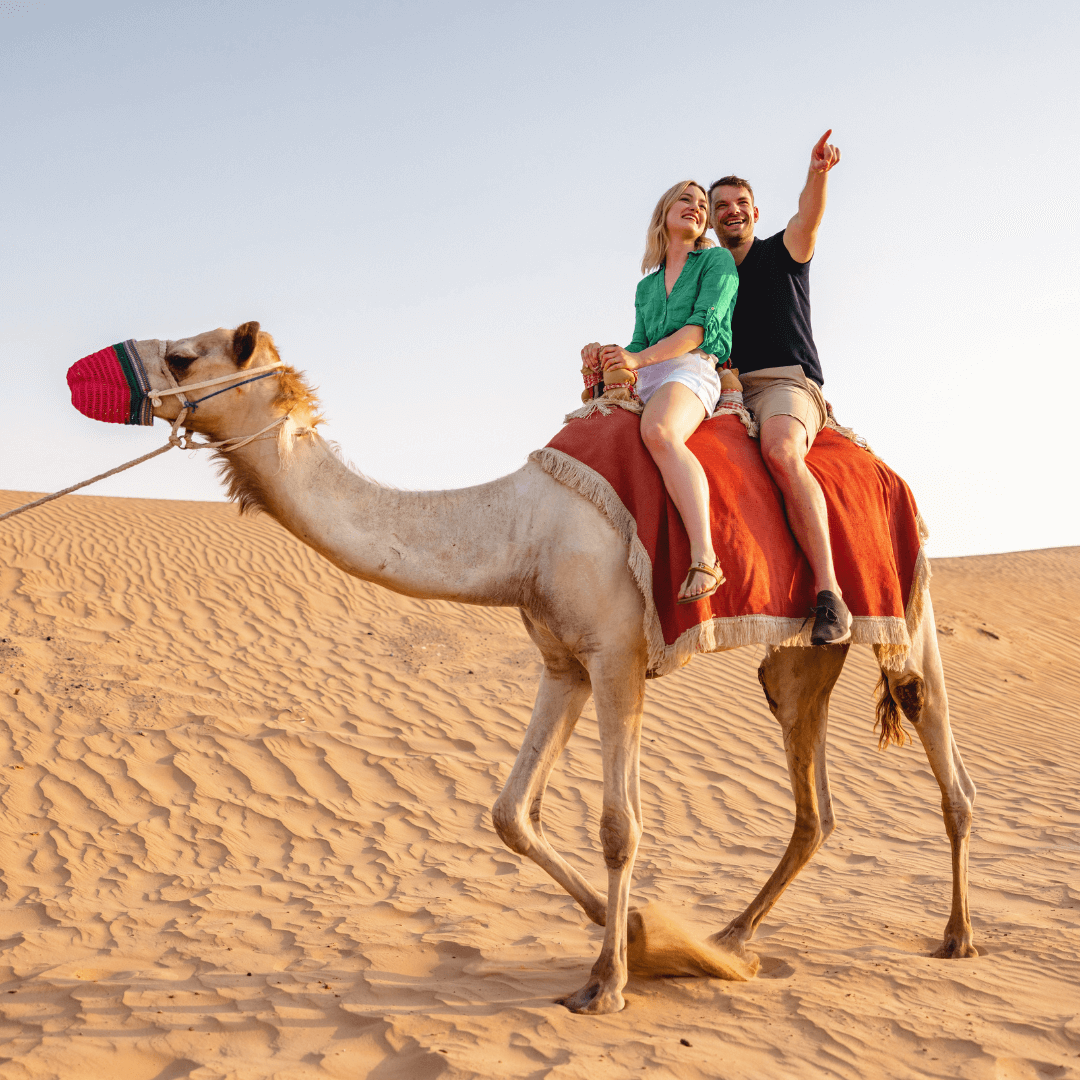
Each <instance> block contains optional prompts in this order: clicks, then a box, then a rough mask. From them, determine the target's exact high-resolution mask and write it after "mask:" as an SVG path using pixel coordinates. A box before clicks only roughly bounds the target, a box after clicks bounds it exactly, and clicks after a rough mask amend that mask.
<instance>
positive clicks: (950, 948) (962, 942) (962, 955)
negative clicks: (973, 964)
mask: <svg viewBox="0 0 1080 1080" xmlns="http://www.w3.org/2000/svg"><path fill="white" fill-rule="evenodd" d="M930 955H931V956H933V958H934V959H935V960H966V959H967V958H968V957H971V956H978V955H979V950H978V949H976V948H975V946H974V945H972V943H971V930H970V929H967V930H962V931H961V932H960V933H952V932H950V931H949V930H946V931H945V940H944V941H943V942H942V943H941V948H939V949H938V950H937V951H936V952H933V953H931V954H930Z"/></svg>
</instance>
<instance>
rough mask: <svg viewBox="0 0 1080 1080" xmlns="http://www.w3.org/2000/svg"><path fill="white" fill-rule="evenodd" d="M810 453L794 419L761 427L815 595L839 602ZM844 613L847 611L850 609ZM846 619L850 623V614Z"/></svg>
mask: <svg viewBox="0 0 1080 1080" xmlns="http://www.w3.org/2000/svg"><path fill="white" fill-rule="evenodd" d="M809 451H810V440H809V439H808V438H807V434H806V428H805V427H803V425H802V422H801V421H799V420H796V419H795V417H794V416H770V417H769V418H768V419H767V420H766V421H765V423H764V424H762V425H761V456H762V457H763V458H764V459H765V466H766V468H767V469H768V470H769V472H770V473H771V474H772V478H773V480H775V481H776V486H777V487H778V488H779V489H780V494H781V495H783V497H784V509H785V510H786V511H787V519H788V524H789V525H790V526H791V531H792V532H793V533H794V534H795V539H796V541H797V542H798V544H799V547H801V548H802V550H803V554H804V555H805V556H806V558H807V561H808V562H809V563H810V569H811V571H812V572H813V575H814V592H815V593H816V594H817V595H818V603H821V596H820V594H821V593H823V592H831V593H832V594H833V595H834V596H836V597H837V598H838V599H840V598H842V597H843V595H844V594H843V593H842V592H841V591H840V583H839V582H838V581H837V580H836V571H835V569H834V568H833V558H832V543H831V541H830V539H829V512H828V509H827V508H826V506H825V494H824V492H823V491H822V490H821V485H820V484H819V483H818V482H817V480H816V479H815V478H814V474H813V473H812V472H811V471H810V470H809V469H808V468H807V467H806V455H807V454H808V453H809ZM844 611H845V612H846V611H847V609H846V607H845V608H844ZM846 618H847V619H848V621H849V622H850V613H848V614H847V615H846ZM815 629H816V624H815ZM843 629H844V630H846V629H847V627H846V626H845V627H844V628H843ZM837 640H843V638H842V637H841V638H838V639H837Z"/></svg>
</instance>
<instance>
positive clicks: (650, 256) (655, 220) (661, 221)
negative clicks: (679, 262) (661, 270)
mask: <svg viewBox="0 0 1080 1080" xmlns="http://www.w3.org/2000/svg"><path fill="white" fill-rule="evenodd" d="M692 187H696V188H697V189H698V191H700V192H701V194H702V195H705V189H704V188H703V187H702V186H701V185H700V184H699V183H698V182H697V181H696V180H683V181H681V182H680V183H678V184H676V185H675V186H674V187H669V188H668V189H667V191H665V192H664V194H663V195H661V196H660V201H659V202H658V203H657V204H656V209H655V210H654V211H653V212H652V220H651V221H650V222H649V231H648V232H647V233H646V234H645V256H644V258H642V260H641V272H642V273H643V274H647V273H648V272H649V271H650V270H655V269H656V267H658V266H663V265H664V260H665V259H666V258H667V246H668V235H667V229H666V228H665V223H666V222H667V216H668V211H669V210H670V209H671V208H672V207H673V206H674V205H675V204H676V203H677V202H678V201H679V200H680V199H681V198H682V197H683V194H684V193H685V192H686V189H687V188H692ZM708 198H709V197H708V195H705V201H706V202H708ZM708 227H709V215H708V213H706V214H705V225H704V227H703V228H702V230H701V235H700V236H699V237H698V238H697V240H695V241H694V250H695V251H700V250H701V248H711V247H713V246H714V245H713V242H712V241H711V240H710V239H709V238H708V237H707V236H706V235H705V230H706V229H708Z"/></svg>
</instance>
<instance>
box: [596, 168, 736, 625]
mask: <svg viewBox="0 0 1080 1080" xmlns="http://www.w3.org/2000/svg"><path fill="white" fill-rule="evenodd" d="M708 206H709V204H708V200H707V198H706V195H705V190H704V188H702V187H701V185H700V184H696V183H695V182H694V181H693V180H684V181H683V182H682V183H680V184H676V185H675V186H674V187H672V188H669V189H668V190H667V191H665V192H664V194H663V195H662V196H661V197H660V201H659V202H658V203H657V204H656V209H655V210H654V211H653V215H652V221H651V222H650V223H649V231H648V234H647V237H646V241H645V257H644V258H643V259H642V260H641V272H642V273H643V274H645V275H646V276H645V277H643V278H642V279H641V281H640V282H638V287H637V297H636V300H635V308H636V312H637V318H636V322H635V325H634V339H633V341H631V342H630V344H629V345H628V346H627V347H626V348H625V349H624V348H622V347H621V346H619V345H604V346H601V345H600V344H599V343H598V342H593V343H592V344H590V345H586V346H585V348H584V349H582V350H581V358H582V360H584V361H585V363H586V364H588V365H589V367H591V368H593V369H596V368H603V369H605V370H607V369H610V368H629V369H630V370H632V371H635V372H636V373H637V384H636V387H635V389H636V390H637V393H638V396H639V397H640V398H641V400H642V401H643V402H644V403H645V411H644V412H643V413H642V416H641V438H642V441H643V442H644V443H645V445H646V447H648V449H649V453H650V454H652V456H653V460H654V461H655V462H656V464H657V467H658V468H659V469H660V474H661V476H663V478H664V485H665V486H666V487H667V490H668V494H669V495H670V496H671V499H672V502H674V503H675V506H676V507H677V508H678V511H679V513H680V515H682V520H683V525H684V526H685V527H686V532H687V535H688V536H689V538H690V570H689V572H688V573H687V575H686V580H685V581H684V582H683V583H682V587H681V588H680V589H679V595H678V602H679V603H680V604H691V603H694V602H696V601H699V600H704V599H705V598H706V597H707V596H712V594H713V593H714V592H716V590H717V589H718V588H719V587H720V585H721V584H722V583H723V580H724V578H723V573H722V571H721V569H720V565H719V562H718V561H717V558H716V552H715V551H714V550H713V543H712V532H711V530H710V528H709V485H708V481H707V480H706V478H705V470H704V469H703V468H702V467H701V463H700V462H699V461H698V459H697V458H696V457H695V456H694V454H693V452H692V451H691V450H689V449H688V448H687V445H686V440H687V439H689V438H690V436H691V435H693V433H694V432H695V431H696V430H697V427H698V425H699V424H700V423H701V421H702V420H704V419H705V418H706V417H707V416H711V415H712V412H713V410H714V409H715V408H716V403H717V401H718V400H719V398H720V379H719V376H718V375H717V372H716V369H717V367H718V366H720V365H721V364H723V363H724V362H725V361H726V360H727V359H728V357H729V356H730V355H731V314H732V311H733V310H734V307H735V295H736V293H737V292H738V288H739V273H738V270H737V269H736V268H735V260H734V259H733V258H732V256H731V252H729V251H728V250H727V249H726V248H721V247H713V245H712V241H711V240H708V239H706V237H705V229H706V226H707V225H708V223H709V212H708Z"/></svg>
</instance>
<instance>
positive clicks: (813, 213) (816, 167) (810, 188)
mask: <svg viewBox="0 0 1080 1080" xmlns="http://www.w3.org/2000/svg"><path fill="white" fill-rule="evenodd" d="M831 134H832V128H829V130H828V131H826V132H825V134H824V135H822V136H821V138H820V139H818V141H817V142H816V143H815V144H814V149H813V150H811V151H810V172H809V173H808V174H807V177H806V186H805V187H804V188H803V189H802V194H801V195H800V196H799V209H798V212H797V213H796V214H795V216H794V217H793V218H792V219H791V220H790V221H789V222H788V224H787V228H786V229H785V230H784V247H786V248H787V249H788V252H789V253H790V255H791V257H792V258H793V259H794V260H795V261H796V262H801V263H804V262H809V261H810V260H811V259H812V258H813V257H814V247H815V245H816V244H817V231H818V227H819V226H820V225H821V219H822V218H823V217H824V216H825V193H826V187H827V185H828V175H829V170H830V169H831V168H832V167H833V166H834V165H835V164H837V162H839V160H840V150H839V149H838V148H837V147H835V146H833V145H832V143H830V142H829V141H828V139H829V136H830V135H831Z"/></svg>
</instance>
